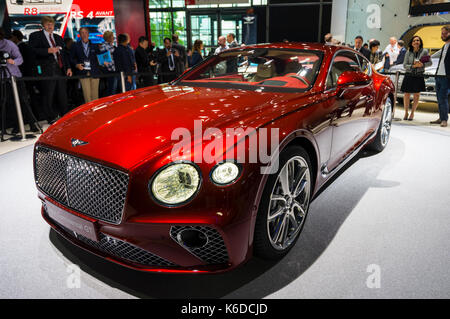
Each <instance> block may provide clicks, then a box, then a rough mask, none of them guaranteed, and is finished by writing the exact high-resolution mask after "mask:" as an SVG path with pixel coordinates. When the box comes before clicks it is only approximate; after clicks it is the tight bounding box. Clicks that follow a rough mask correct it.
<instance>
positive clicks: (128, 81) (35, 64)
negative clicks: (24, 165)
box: [0, 16, 238, 134]
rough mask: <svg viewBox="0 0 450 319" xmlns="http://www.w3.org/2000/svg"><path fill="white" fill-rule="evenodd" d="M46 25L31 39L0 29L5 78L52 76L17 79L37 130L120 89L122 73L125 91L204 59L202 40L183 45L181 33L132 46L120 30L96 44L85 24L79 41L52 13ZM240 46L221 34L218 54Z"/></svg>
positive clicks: (166, 78) (12, 117)
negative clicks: (64, 32)
mask: <svg viewBox="0 0 450 319" xmlns="http://www.w3.org/2000/svg"><path fill="white" fill-rule="evenodd" d="M41 24H42V30H41V31H36V32H34V33H32V34H30V35H29V40H28V42H25V41H24V36H23V34H22V33H21V32H20V31H17V30H15V31H13V32H12V34H11V37H9V38H8V39H6V34H5V31H4V30H0V51H5V52H8V53H9V55H10V57H9V58H8V59H7V61H6V69H7V71H8V72H5V74H4V76H3V77H4V78H8V77H10V76H15V77H16V78H19V79H20V78H22V77H35V78H36V77H51V79H43V80H39V81H37V80H36V81H32V80H26V81H20V80H19V81H18V82H17V83H18V90H19V92H20V104H21V106H22V112H23V117H24V122H25V124H29V129H30V131H32V132H39V131H40V127H39V124H38V120H39V119H44V120H46V121H47V122H48V123H49V124H52V123H54V122H55V121H56V120H57V119H58V118H60V117H61V116H63V115H64V114H66V113H67V112H68V111H69V110H71V109H73V108H75V107H77V106H79V105H81V104H83V103H88V102H91V101H94V100H96V99H98V98H99V97H104V96H110V95H113V94H116V93H119V92H121V91H122V87H121V77H120V72H123V73H124V74H125V89H126V91H129V90H134V89H136V88H140V87H147V86H152V85H154V84H157V83H166V82H170V81H172V80H174V79H176V78H177V77H178V76H179V75H181V74H182V73H183V72H184V71H185V70H186V69H187V68H190V67H193V66H195V65H197V64H198V63H200V62H201V61H203V60H204V46H203V42H202V41H201V40H196V41H195V42H194V45H193V48H192V49H187V48H186V47H185V46H183V45H182V44H180V42H179V38H178V35H177V34H173V35H172V37H171V38H169V37H167V38H165V39H164V41H163V44H164V47H163V48H162V49H159V48H156V46H155V43H150V42H149V39H148V38H147V37H145V36H141V37H140V38H139V41H138V42H139V44H138V46H137V48H136V49H133V48H132V47H131V45H130V41H131V39H130V36H129V35H128V34H119V35H118V36H117V39H115V36H114V33H113V32H111V31H106V32H105V33H104V34H103V39H104V42H103V43H101V44H94V43H92V41H90V40H89V29H88V28H83V27H82V28H80V30H79V40H78V41H74V40H73V39H71V38H65V39H63V38H62V37H61V36H60V35H58V34H57V33H55V32H54V29H55V21H54V19H53V18H52V17H47V16H46V17H43V18H42V20H41ZM116 43H117V45H116ZM236 46H238V44H237V42H236V36H235V35H234V34H233V33H230V34H228V35H227V36H226V37H224V36H221V37H220V38H219V47H218V48H217V50H216V52H221V51H222V50H226V49H228V48H232V47H236ZM73 76H79V77H76V78H72V77H73ZM71 78H72V79H71ZM4 82H5V85H8V88H7V89H6V93H7V94H8V96H7V97H6V101H7V102H8V103H6V104H8V105H6V109H5V111H4V113H5V114H2V121H5V117H6V116H8V120H9V123H11V124H12V125H13V130H12V132H11V134H17V133H18V131H19V128H18V125H17V118H16V112H15V110H14V98H13V90H12V87H11V83H10V81H4ZM35 115H36V116H35ZM3 126H4V125H3ZM3 126H2V127H3Z"/></svg>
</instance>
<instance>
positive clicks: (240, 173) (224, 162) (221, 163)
mask: <svg viewBox="0 0 450 319" xmlns="http://www.w3.org/2000/svg"><path fill="white" fill-rule="evenodd" d="M230 164H231V165H234V166H235V168H236V169H237V170H238V172H237V175H236V176H235V177H234V178H233V179H232V180H230V181H228V182H220V181H218V180H216V179H215V177H214V175H215V173H216V172H217V169H219V168H220V167H221V166H223V165H230ZM241 176H242V165H241V164H240V163H238V162H236V161H235V160H227V161H223V162H220V163H218V164H217V165H215V166H214V167H213V168H212V169H211V172H210V173H209V178H210V180H211V182H213V183H214V184H215V185H217V186H229V185H233V184H234V183H236V182H237V181H238V180H239V178H241Z"/></svg>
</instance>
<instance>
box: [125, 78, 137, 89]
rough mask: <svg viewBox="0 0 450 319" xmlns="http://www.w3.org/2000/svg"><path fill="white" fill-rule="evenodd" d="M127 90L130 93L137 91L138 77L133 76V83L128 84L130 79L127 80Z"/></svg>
mask: <svg viewBox="0 0 450 319" xmlns="http://www.w3.org/2000/svg"><path fill="white" fill-rule="evenodd" d="M125 90H126V91H127V92H128V91H133V90H136V76H135V75H133V76H132V82H131V83H130V82H128V78H126V79H125Z"/></svg>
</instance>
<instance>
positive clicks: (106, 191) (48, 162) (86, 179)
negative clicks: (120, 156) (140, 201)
mask: <svg viewBox="0 0 450 319" xmlns="http://www.w3.org/2000/svg"><path fill="white" fill-rule="evenodd" d="M35 165H36V166H35V167H36V172H35V174H36V176H35V178H36V184H37V186H38V187H39V188H40V189H41V190H42V191H43V192H44V193H45V194H47V195H48V196H50V197H51V198H53V199H54V200H56V201H57V202H59V203H61V204H63V205H66V206H67V207H69V208H71V209H74V210H76V211H78V212H80V213H82V214H85V215H88V216H92V217H94V218H98V219H100V220H103V221H107V222H110V223H113V224H118V223H120V222H121V220H122V214H123V208H124V205H125V199H126V195H127V189H128V180H129V177H128V174H126V173H124V172H121V171H118V170H115V169H113V168H109V167H105V166H102V165H99V164H95V163H92V162H89V161H86V160H82V159H79V158H76V157H73V156H70V155H67V154H64V153H60V152H57V151H54V150H51V149H48V148H45V147H37V148H36V155H35Z"/></svg>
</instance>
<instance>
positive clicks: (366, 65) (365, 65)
mask: <svg viewBox="0 0 450 319" xmlns="http://www.w3.org/2000/svg"><path fill="white" fill-rule="evenodd" d="M356 57H357V58H358V60H359V65H360V66H361V71H362V72H364V73H365V74H367V75H371V74H372V68H371V67H370V62H369V61H368V60H367V59H366V58H365V57H363V56H361V55H359V54H357V55H356Z"/></svg>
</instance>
